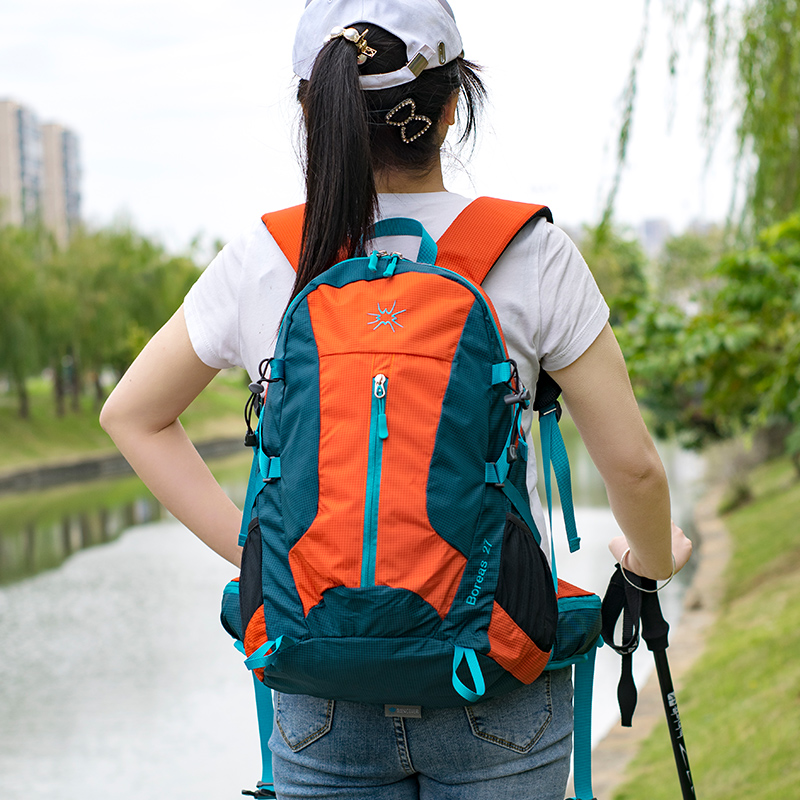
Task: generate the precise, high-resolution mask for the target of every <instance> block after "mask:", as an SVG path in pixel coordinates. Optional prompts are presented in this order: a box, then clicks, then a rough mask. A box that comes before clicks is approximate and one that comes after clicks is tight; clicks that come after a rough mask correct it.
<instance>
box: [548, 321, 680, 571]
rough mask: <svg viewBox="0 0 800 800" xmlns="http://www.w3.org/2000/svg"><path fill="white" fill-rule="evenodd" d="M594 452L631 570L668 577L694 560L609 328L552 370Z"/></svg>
mask: <svg viewBox="0 0 800 800" xmlns="http://www.w3.org/2000/svg"><path fill="white" fill-rule="evenodd" d="M550 374H551V375H552V377H553V379H554V380H555V381H557V382H558V384H559V385H560V386H561V389H562V392H563V397H564V402H565V404H566V406H567V408H568V410H569V413H570V416H571V417H572V419H573V420H574V422H575V425H576V427H577V428H578V431H579V433H580V435H581V438H582V439H583V441H584V444H585V445H586V448H587V450H588V451H589V455H590V456H591V457H592V460H593V461H594V463H595V465H596V466H597V468H598V470H599V472H600V474H601V476H602V478H603V482H604V483H605V486H606V492H607V493H608V499H609V504H610V506H611V510H612V512H613V514H614V517H615V519H616V520H617V523H618V524H619V527H620V528H621V530H622V532H623V534H624V536H620V537H617V538H616V539H614V540H613V541H612V542H611V544H610V545H609V547H610V549H611V552H612V553H613V554H614V556H615V558H616V559H617V560H618V561H619V559H620V558H621V557H622V554H623V553H624V551H625V549H626V548H627V547H630V550H631V552H630V554H629V555H628V557H627V558H626V560H625V566H626V568H629V569H630V571H632V572H634V573H636V574H638V575H642V576H643V577H647V578H653V579H656V580H664V579H665V578H668V577H669V575H670V574H671V572H672V556H674V557H675V565H676V571H677V570H679V569H681V567H683V566H684V565H685V564H686V562H687V561H688V560H689V557H690V556H691V552H692V543H691V542H690V541H689V539H687V538H686V537H685V536H684V534H683V531H681V530H680V528H678V527H677V526H676V525H675V524H674V523H672V521H671V518H670V498H669V486H668V484H667V477H666V473H665V472H664V466H663V464H662V463H661V459H660V457H659V455H658V452H657V451H656V447H655V444H654V443H653V440H652V438H651V436H650V434H649V432H648V430H647V427H646V426H645V424H644V420H643V419H642V416H641V414H640V413H639V407H638V405H637V403H636V398H635V397H634V394H633V389H632V388H631V383H630V379H629V378H628V371H627V368H626V366H625V361H624V358H623V356H622V352H621V350H620V348H619V345H618V344H617V339H616V337H615V336H614V333H613V331H612V330H611V327H610V325H608V324H607V325H606V326H605V328H604V329H603V330H602V331H601V333H600V335H599V336H598V337H597V339H596V340H595V341H594V342H593V343H592V344H591V345H590V346H589V348H588V349H587V350H586V351H585V352H584V353H583V355H581V356H580V357H579V358H578V359H577V360H576V361H574V362H573V363H572V364H570V365H569V366H567V367H565V368H563V369H560V370H554V371H552V372H551V373H550Z"/></svg>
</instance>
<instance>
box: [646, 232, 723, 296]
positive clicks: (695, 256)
mask: <svg viewBox="0 0 800 800" xmlns="http://www.w3.org/2000/svg"><path fill="white" fill-rule="evenodd" d="M721 255H722V232H721V231H720V230H717V229H716V228H712V229H710V230H708V231H706V232H699V231H693V230H690V231H687V232H686V233H683V234H680V235H679V236H673V237H671V238H670V239H667V241H666V242H665V243H664V249H663V251H662V252H661V254H660V255H659V257H658V259H657V260H656V262H655V264H654V274H653V289H654V290H655V292H656V294H657V295H658V296H659V297H662V298H664V297H668V298H670V299H671V300H684V301H685V300H688V299H689V298H690V296H691V295H692V294H693V293H694V291H695V290H696V288H697V287H698V285H700V284H702V283H704V282H706V281H708V280H709V279H710V277H711V271H712V269H713V267H714V265H715V263H716V262H717V261H718V260H719V257H720V256H721Z"/></svg>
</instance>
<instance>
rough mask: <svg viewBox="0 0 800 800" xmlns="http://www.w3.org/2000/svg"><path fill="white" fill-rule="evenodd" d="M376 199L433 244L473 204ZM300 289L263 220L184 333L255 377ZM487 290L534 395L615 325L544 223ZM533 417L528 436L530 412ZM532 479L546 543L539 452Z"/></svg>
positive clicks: (213, 363)
mask: <svg viewBox="0 0 800 800" xmlns="http://www.w3.org/2000/svg"><path fill="white" fill-rule="evenodd" d="M379 200H380V214H379V216H380V217H381V218H386V217H411V218H412V219H417V220H419V221H420V222H421V223H422V225H423V226H424V227H425V229H426V230H427V231H428V233H429V234H430V235H431V236H432V237H433V239H434V240H437V239H438V238H439V237H440V236H441V235H442V234H443V233H444V232H445V230H446V229H447V228H448V227H449V225H450V224H451V223H452V222H453V220H454V219H455V218H456V217H457V216H458V215H459V214H460V213H461V211H463V210H464V208H466V206H467V205H468V204H469V202H470V200H469V199H468V198H466V197H462V196H461V195H457V194H453V193H451V192H429V193H421V194H382V195H380V196H379ZM418 248H419V240H418V239H414V238H413V237H384V238H381V239H380V240H378V241H377V242H376V243H375V249H381V250H386V251H388V252H400V253H403V254H404V255H405V256H406V257H407V258H412V259H413V258H414V257H415V256H416V254H417V250H418ZM369 249H372V248H368V250H369ZM293 285H294V270H293V269H292V267H291V265H290V264H289V262H288V261H287V259H286V257H285V256H284V255H283V253H282V251H281V250H280V248H279V247H278V245H277V244H276V242H275V240H274V239H273V238H272V236H271V234H270V233H269V231H268V230H267V228H266V226H265V225H264V223H263V222H262V221H261V220H260V219H259V220H258V221H257V222H255V224H254V225H253V226H252V227H251V228H250V229H249V230H247V231H245V232H244V233H243V234H242V235H240V236H239V237H237V238H236V239H234V240H233V241H231V242H230V243H229V244H228V245H226V246H225V248H223V250H222V251H221V252H220V253H219V254H218V255H217V257H216V258H215V259H214V260H213V261H212V262H211V264H210V265H209V267H208V268H207V269H206V270H205V272H203V274H202V275H201V276H200V278H199V279H198V280H197V282H196V283H195V285H194V286H193V287H192V288H191V289H190V291H189V293H188V294H187V296H186V299H185V301H184V312H185V316H186V325H187V328H188V331H189V338H190V339H191V342H192V346H193V347H194V349H195V352H196V353H197V355H198V356H199V357H200V359H201V360H202V361H203V362H204V363H206V364H208V365H209V366H210V367H216V368H218V369H225V368H228V367H244V368H245V369H246V370H247V372H248V373H249V375H250V376H251V378H253V379H255V378H257V377H258V365H259V363H260V362H261V361H262V360H263V359H265V358H269V357H270V356H272V354H273V351H274V348H275V343H276V340H277V334H278V326H279V324H280V319H281V316H282V314H283V311H284V309H285V308H286V303H287V301H288V298H289V295H290V294H291V290H292V286H293ZM483 288H484V290H485V291H486V293H487V294H488V295H489V298H490V299H491V301H492V303H493V304H494V307H495V309H496V310H497V315H498V317H499V318H500V324H501V326H502V329H503V333H504V335H505V338H506V343H507V345H508V350H509V355H510V357H511V358H513V359H514V360H515V361H516V362H517V364H518V366H519V370H520V377H521V379H522V382H523V384H524V385H525V386H527V387H528V388H530V389H531V391H533V389H534V387H535V386H536V380H537V378H538V375H539V366H540V365H541V366H542V367H543V368H544V369H546V370H556V369H562V368H563V367H566V366H568V365H569V364H571V363H572V362H573V361H575V360H576V359H577V358H578V357H579V356H580V355H582V354H583V353H584V351H585V350H586V349H587V348H588V347H589V345H590V344H591V343H592V342H593V341H594V340H595V339H596V338H597V336H598V334H599V333H600V331H601V330H602V329H603V327H604V325H605V323H606V321H607V320H608V306H607V305H606V302H605V300H604V299H603V297H602V295H601V294H600V290H599V289H598V288H597V284H596V283H595V281H594V278H593V277H592V274H591V272H590V271H589V268H588V267H587V266H586V262H585V261H584V260H583V258H582V256H581V255H580V253H579V252H578V249H577V248H576V247H575V245H574V244H573V243H572V241H571V240H570V239H569V237H568V236H567V235H566V234H565V233H564V232H563V231H562V230H560V229H559V228H557V227H556V226H555V225H552V224H550V223H548V222H546V221H545V220H543V219H539V220H536V221H535V222H533V223H531V224H530V225H528V226H527V227H526V228H525V229H524V230H523V231H521V233H520V234H519V235H518V236H517V237H516V238H515V239H514V241H513V242H512V243H511V244H510V245H509V247H508V248H507V250H506V251H505V252H504V253H503V255H502V256H501V257H500V258H499V259H498V261H497V263H496V264H495V266H494V267H493V268H492V270H491V272H490V273H489V275H488V276H487V278H486V280H485V281H484V283H483ZM526 416H527V419H526V418H525V417H524V418H523V422H524V424H525V425H526V426H527V427H526V430H529V426H530V424H531V422H532V418H531V412H530V411H529V412H527V415H526ZM527 477H528V488H529V489H530V492H531V505H532V511H533V515H534V519H535V520H536V523H537V526H539V530H540V531H542V532H543V534H544V532H545V530H546V528H545V525H544V514H543V512H542V509H541V505H540V503H539V500H538V495H537V493H536V491H535V488H536V483H537V472H536V462H535V459H534V457H533V449H531V450H530V451H529V460H528V471H527Z"/></svg>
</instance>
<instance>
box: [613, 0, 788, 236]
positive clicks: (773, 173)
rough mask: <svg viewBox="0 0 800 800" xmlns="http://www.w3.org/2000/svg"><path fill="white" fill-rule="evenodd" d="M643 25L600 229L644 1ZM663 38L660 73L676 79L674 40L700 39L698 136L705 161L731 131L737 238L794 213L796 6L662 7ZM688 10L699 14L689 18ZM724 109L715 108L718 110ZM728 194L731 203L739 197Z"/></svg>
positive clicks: (682, 0) (629, 119)
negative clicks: (728, 125) (727, 124)
mask: <svg viewBox="0 0 800 800" xmlns="http://www.w3.org/2000/svg"><path fill="white" fill-rule="evenodd" d="M643 5H644V19H643V22H642V27H641V33H640V38H639V42H638V43H637V46H636V49H635V50H634V53H633V57H632V60H631V69H630V72H629V75H628V78H627V80H626V83H625V86H624V88H623V93H622V114H621V119H620V123H619V134H618V137H617V165H616V171H615V174H614V179H613V181H612V185H611V187H610V189H609V192H608V197H607V201H606V208H605V210H604V212H603V216H602V222H601V224H603V225H605V224H608V221H609V220H610V219H611V218H612V216H613V211H614V203H615V200H616V195H617V192H618V190H619V184H620V180H621V175H622V172H623V169H624V166H625V162H626V159H627V152H628V148H629V144H630V138H631V131H632V126H633V121H634V117H635V110H636V96H637V88H638V70H639V66H640V64H641V61H642V58H643V55H644V51H645V47H646V42H647V37H648V32H649V27H650V12H651V3H650V2H649V0H644V3H643ZM662 5H663V9H664V12H665V16H666V18H667V20H668V26H667V35H668V36H669V39H670V41H669V49H668V53H669V55H668V64H667V69H668V71H669V73H670V74H671V75H673V76H674V75H676V74H677V65H678V62H679V60H680V57H681V52H680V51H681V47H680V45H679V42H680V41H681V40H683V41H685V42H687V43H688V46H689V47H691V43H692V42H693V41H694V40H695V38H696V37H695V35H694V33H695V32H694V31H693V30H691V28H692V26H698V27H699V28H700V32H701V33H702V34H703V38H704V39H705V67H704V73H703V76H702V81H703V116H702V119H701V121H700V131H701V136H702V138H703V139H704V140H705V143H706V146H707V149H708V157H709V158H710V157H711V155H712V154H713V151H714V145H715V143H716V140H717V137H718V134H719V131H720V129H721V128H722V123H723V122H724V121H725V120H726V119H728V120H732V121H733V122H734V123H735V125H736V129H737V137H738V147H739V153H738V159H737V163H736V164H734V165H732V168H733V169H734V170H735V173H736V177H737V181H736V183H739V182H741V183H742V184H743V185H744V187H745V189H746V191H745V192H744V193H742V194H741V196H740V199H742V200H743V202H742V204H741V207H740V208H739V209H738V215H737V216H738V217H739V218H740V222H741V230H742V232H743V233H744V234H746V235H747V236H748V237H749V238H751V239H752V238H753V236H754V235H755V232H757V231H759V230H760V229H762V228H763V227H765V226H767V225H770V224H773V223H775V222H777V221H779V220H781V219H783V218H784V217H786V216H788V215H789V214H791V213H792V212H793V211H796V210H798V209H800V91H798V86H800V33H798V32H800V3H798V1H797V0H744V2H743V3H731V2H730V0H663V3H662ZM694 9H697V10H698V12H699V13H698V14H693V13H691V12H692V11H693V10H694ZM731 78H732V80H733V83H734V85H733V87H732V88H733V90H734V94H735V97H736V100H735V102H734V103H733V104H728V101H727V97H728V94H729V93H728V92H727V91H726V88H727V87H726V83H727V81H729V80H731ZM723 102H724V103H725V104H726V105H725V106H724V107H722V103H723ZM738 189H739V187H738V186H735V187H734V198H732V199H731V208H732V211H734V210H737V209H735V204H734V199H735V197H736V195H737V194H739V193H738Z"/></svg>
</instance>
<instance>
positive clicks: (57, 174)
mask: <svg viewBox="0 0 800 800" xmlns="http://www.w3.org/2000/svg"><path fill="white" fill-rule="evenodd" d="M80 178H81V172H80V160H79V153H78V138H77V136H75V134H74V133H73V132H72V131H70V130H68V129H66V128H64V127H62V126H61V125H58V124H55V123H50V124H47V125H42V124H40V122H39V120H38V118H37V117H36V115H35V114H34V113H33V112H32V111H31V110H30V109H29V108H26V107H25V106H23V105H20V104H19V103H16V102H14V101H13V100H0V224H2V225H20V226H23V225H33V224H36V223H37V222H43V223H44V224H45V225H46V226H47V228H49V229H50V230H51V231H52V232H53V234H54V235H55V236H56V239H57V241H58V242H59V243H60V244H65V243H66V242H67V240H68V239H69V235H70V232H71V231H72V230H74V228H75V226H76V225H77V224H78V222H79V220H80V206H81V195H80Z"/></svg>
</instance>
